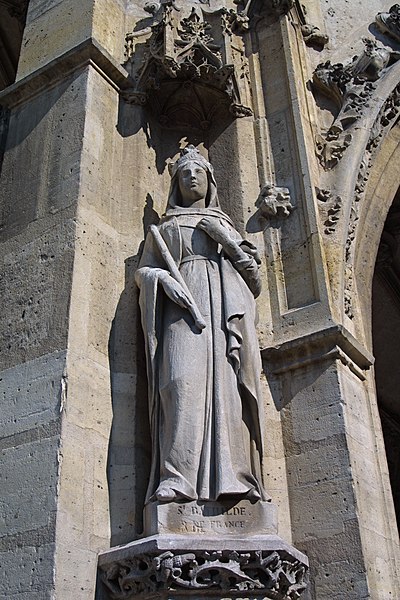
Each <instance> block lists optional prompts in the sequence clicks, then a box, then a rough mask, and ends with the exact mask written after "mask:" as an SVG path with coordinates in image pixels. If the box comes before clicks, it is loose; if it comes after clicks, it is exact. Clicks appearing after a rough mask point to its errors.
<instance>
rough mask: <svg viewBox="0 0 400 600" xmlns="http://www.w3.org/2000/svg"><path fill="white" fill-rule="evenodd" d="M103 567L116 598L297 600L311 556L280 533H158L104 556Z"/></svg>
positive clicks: (102, 556) (113, 596) (110, 594)
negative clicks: (289, 542) (237, 534)
mask: <svg viewBox="0 0 400 600" xmlns="http://www.w3.org/2000/svg"><path fill="white" fill-rule="evenodd" d="M99 568H100V573H101V579H102V581H103V583H104V585H105V587H106V589H107V590H108V597H109V598H112V599H115V600H133V599H146V600H152V599H156V598H157V599H158V600H160V599H165V600H167V599H168V600H175V598H182V597H187V598H192V599H196V600H197V599H199V600H200V598H205V597H206V598H212V599H213V600H228V599H231V598H237V599H240V598H241V599H242V600H245V599H246V600H251V599H254V600H255V599H260V600H261V599H266V598H271V599H275V600H289V599H290V600H295V599H297V598H299V597H300V595H301V594H302V592H303V591H304V590H305V588H306V586H307V570H308V560H307V557H306V556H305V555H304V554H302V553H301V552H298V551H297V550H296V549H295V548H293V547H292V546H290V545H289V544H287V543H286V542H284V541H283V540H282V539H281V538H280V537H278V536H276V535H254V536H249V537H241V536H236V535H232V536H226V535H221V536H219V537H217V536H215V535H213V536H209V535H204V536H203V535H197V534H195V535H189V534H187V535H168V536H166V535H155V536H151V537H148V538H145V539H143V540H139V541H136V542H132V543H131V544H127V545H126V546H120V547H118V548H113V549H111V550H109V551H108V552H104V553H103V554H100V556H99Z"/></svg>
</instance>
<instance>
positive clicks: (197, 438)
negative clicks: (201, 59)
mask: <svg viewBox="0 0 400 600" xmlns="http://www.w3.org/2000/svg"><path fill="white" fill-rule="evenodd" d="M171 176H172V180H171V188H170V193H169V198H168V204H167V210H166V213H165V215H164V216H163V218H162V219H161V222H160V224H159V225H158V226H157V227H155V226H152V227H151V228H150V231H149V233H148V235H147V238H146V242H145V246H144V251H143V256H142V259H141V262H140V265H139V269H138V271H137V274H136V281H137V284H138V286H139V287H140V307H141V313H142V326H143V330H144V333H145V341H146V358H147V375H148V381H149V409H150V426H151V434H152V453H153V454H152V467H151V475H150V483H149V488H148V493H147V500H146V501H147V502H149V501H152V500H158V501H161V502H171V501H178V500H179V501H185V500H186V501H189V500H197V499H198V500H203V501H204V500H217V499H219V500H221V499H223V498H224V497H232V496H234V497H239V498H240V497H241V498H249V499H251V500H257V499H265V492H264V491H263V487H262V483H261V456H262V435H261V429H260V421H261V419H260V393H259V380H260V373H261V360H260V352H259V348H258V343H257V335H256V330H255V320H256V305H255V301H254V297H255V296H257V295H258V294H259V293H260V280H259V275H258V262H259V260H258V256H257V252H256V249H255V247H254V246H253V245H252V244H250V243H249V242H247V241H245V240H243V239H242V238H241V236H240V235H239V233H238V232H237V231H236V230H235V228H234V226H233V223H232V222H231V220H230V219H229V217H228V216H227V215H226V214H225V213H224V212H222V210H221V209H220V208H219V203H218V197H217V187H216V183H215V179H214V175H213V169H212V166H211V165H210V163H208V162H207V161H206V159H205V158H203V157H202V156H201V154H200V153H199V152H198V151H197V150H196V149H195V148H194V147H193V146H188V147H187V148H186V149H185V150H184V151H183V153H182V156H181V157H180V159H179V160H178V161H177V162H176V163H175V164H174V165H173V167H172V169H171Z"/></svg>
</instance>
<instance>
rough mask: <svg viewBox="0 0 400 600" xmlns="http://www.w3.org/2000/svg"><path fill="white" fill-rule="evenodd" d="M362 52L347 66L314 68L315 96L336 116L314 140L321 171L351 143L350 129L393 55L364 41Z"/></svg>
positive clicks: (326, 63) (395, 54)
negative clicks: (326, 101) (333, 107)
mask: <svg viewBox="0 0 400 600" xmlns="http://www.w3.org/2000/svg"><path fill="white" fill-rule="evenodd" d="M363 41H364V51H363V53H362V54H360V55H358V56H355V57H354V58H353V59H352V61H351V62H349V63H347V64H346V65H343V64H342V63H337V64H333V65H332V64H331V63H330V61H327V62H325V63H323V64H320V65H318V67H317V69H316V70H315V72H314V77H313V84H314V89H315V91H316V92H320V93H322V94H323V95H325V96H326V97H328V98H330V99H331V100H332V101H333V102H334V103H335V105H336V107H337V110H338V113H337V115H336V117H335V119H334V121H333V123H332V125H331V126H330V128H329V129H328V131H327V132H326V133H325V134H324V135H322V136H321V135H318V136H317V137H316V154H317V156H318V158H319V160H320V163H321V164H322V166H323V167H324V168H325V169H332V168H333V167H335V165H336V164H337V163H338V162H339V161H340V159H341V158H342V156H343V154H344V152H345V150H346V148H348V146H349V145H350V143H351V141H352V135H351V133H350V132H349V129H350V128H351V126H352V125H353V124H354V123H355V122H356V121H357V120H358V119H359V118H360V116H361V115H362V114H363V111H364V109H365V107H367V106H368V101H369V99H370V98H371V96H372V93H373V91H374V90H375V88H376V82H377V80H378V79H379V78H380V77H381V75H382V73H383V72H384V71H385V69H386V68H387V67H388V66H391V64H392V62H393V61H395V60H397V59H398V55H397V53H393V52H391V51H390V50H388V49H387V48H382V47H379V46H378V45H377V43H376V42H375V41H373V40H370V39H367V38H364V40H363Z"/></svg>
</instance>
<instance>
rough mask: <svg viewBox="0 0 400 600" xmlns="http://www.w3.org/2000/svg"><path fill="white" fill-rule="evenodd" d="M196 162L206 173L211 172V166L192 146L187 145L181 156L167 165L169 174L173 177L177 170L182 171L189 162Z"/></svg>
mask: <svg viewBox="0 0 400 600" xmlns="http://www.w3.org/2000/svg"><path fill="white" fill-rule="evenodd" d="M193 161H194V162H196V163H197V164H199V165H200V166H201V167H203V168H204V169H205V170H206V171H211V172H212V170H213V168H212V165H211V164H210V163H209V162H208V160H206V159H205V158H204V156H202V154H200V152H199V151H198V150H197V148H195V146H193V144H189V145H188V146H186V148H183V149H182V150H181V156H180V158H178V160H177V161H176V162H174V163H170V164H169V172H170V175H171V177H174V176H175V174H176V173H177V171H178V170H179V169H182V168H183V167H184V166H185V165H187V164H188V163H190V162H193Z"/></svg>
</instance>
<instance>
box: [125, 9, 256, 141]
mask: <svg viewBox="0 0 400 600" xmlns="http://www.w3.org/2000/svg"><path fill="white" fill-rule="evenodd" d="M145 8H146V10H147V11H148V12H150V13H151V14H152V15H153V24H152V25H151V26H150V27H149V26H146V27H144V28H143V29H142V30H138V31H135V32H132V33H130V34H127V36H126V58H127V62H126V68H127V70H128V71H129V73H130V74H131V77H132V79H133V81H134V85H133V86H132V89H130V90H127V91H125V92H124V98H125V99H126V100H127V101H128V102H131V103H135V104H149V106H150V107H151V108H152V109H153V112H154V113H155V114H156V115H157V117H158V118H159V120H160V122H161V123H162V124H163V125H164V126H166V127H171V128H175V127H189V128H195V129H200V130H203V129H207V128H208V127H209V126H210V124H211V123H212V121H213V119H215V118H216V115H217V114H221V111H223V110H226V111H227V112H228V113H229V112H230V113H231V115H232V116H233V117H244V116H250V115H252V110H251V92H250V84H249V72H248V63H247V58H246V55H245V52H244V44H243V40H242V38H241V35H242V34H243V33H244V32H245V31H246V30H247V28H248V17H247V16H246V15H244V14H242V13H240V12H237V11H235V10H233V9H227V8H220V9H218V10H215V11H210V10H208V11H207V12H206V11H205V9H203V8H202V7H198V6H197V7H192V8H191V10H190V7H182V8H178V7H177V6H175V4H174V2H173V1H172V0H164V1H163V2H162V3H157V2H149V3H147V5H146V7H145ZM147 21H148V20H147ZM142 40H143V43H141V42H142Z"/></svg>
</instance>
